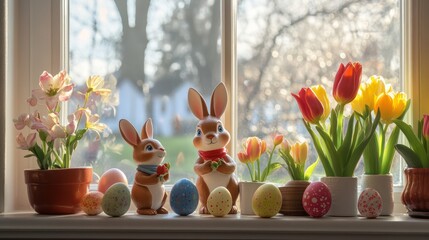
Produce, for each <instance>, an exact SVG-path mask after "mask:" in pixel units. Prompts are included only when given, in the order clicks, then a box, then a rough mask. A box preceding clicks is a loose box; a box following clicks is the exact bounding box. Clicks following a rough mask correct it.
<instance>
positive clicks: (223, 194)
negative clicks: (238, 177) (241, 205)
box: [207, 187, 232, 217]
mask: <svg viewBox="0 0 429 240" xmlns="http://www.w3.org/2000/svg"><path fill="white" fill-rule="evenodd" d="M231 208H232V197H231V193H230V192H229V191H228V189H226V188H225V187H217V188H215V189H214V190H213V191H212V192H211V193H210V195H209V197H208V199H207V209H208V210H209V212H210V213H211V214H212V215H213V216H215V217H223V216H225V215H227V214H228V213H229V212H230V211H231Z"/></svg>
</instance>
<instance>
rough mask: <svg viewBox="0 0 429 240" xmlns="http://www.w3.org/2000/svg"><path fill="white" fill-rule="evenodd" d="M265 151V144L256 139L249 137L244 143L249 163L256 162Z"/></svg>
mask: <svg viewBox="0 0 429 240" xmlns="http://www.w3.org/2000/svg"><path fill="white" fill-rule="evenodd" d="M265 150H266V142H265V141H264V140H261V139H260V138H258V137H249V138H247V141H246V153H247V156H248V158H249V161H250V162H254V161H256V160H258V159H259V158H260V157H261V155H262V154H263V153H264V152H265Z"/></svg>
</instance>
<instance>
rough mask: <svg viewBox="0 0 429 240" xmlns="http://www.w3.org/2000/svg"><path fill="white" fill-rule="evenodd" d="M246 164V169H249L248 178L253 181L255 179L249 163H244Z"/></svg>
mask: <svg viewBox="0 0 429 240" xmlns="http://www.w3.org/2000/svg"><path fill="white" fill-rule="evenodd" d="M246 166H247V169H248V170H249V173H250V180H252V182H254V181H255V180H254V178H253V174H252V170H251V169H250V165H249V163H246Z"/></svg>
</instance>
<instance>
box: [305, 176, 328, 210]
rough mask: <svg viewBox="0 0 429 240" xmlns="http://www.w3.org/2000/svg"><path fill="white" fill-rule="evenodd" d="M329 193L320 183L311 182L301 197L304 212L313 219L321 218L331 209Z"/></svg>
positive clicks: (324, 185)
mask: <svg viewBox="0 0 429 240" xmlns="http://www.w3.org/2000/svg"><path fill="white" fill-rule="evenodd" d="M331 201H332V197H331V192H330V191H329V188H328V186H326V184H324V183H322V182H313V183H311V184H310V185H308V187H307V188H306V189H305V191H304V194H303V196H302V206H303V207H304V210H305V211H306V212H307V213H308V215H310V216H311V217H314V218H319V217H323V216H324V215H325V214H326V213H328V211H329V209H330V208H331Z"/></svg>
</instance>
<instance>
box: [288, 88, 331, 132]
mask: <svg viewBox="0 0 429 240" xmlns="http://www.w3.org/2000/svg"><path fill="white" fill-rule="evenodd" d="M292 96H293V97H294V98H295V99H296V101H297V102H298V106H299V109H300V110H301V113H302V116H303V117H304V119H305V121H307V122H310V123H313V124H315V123H317V122H319V120H320V118H321V117H322V115H323V110H324V109H323V105H322V103H321V102H320V100H319V99H318V98H317V96H316V94H315V93H314V92H313V90H311V88H302V89H301V91H299V93H298V95H296V94H294V93H292Z"/></svg>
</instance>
